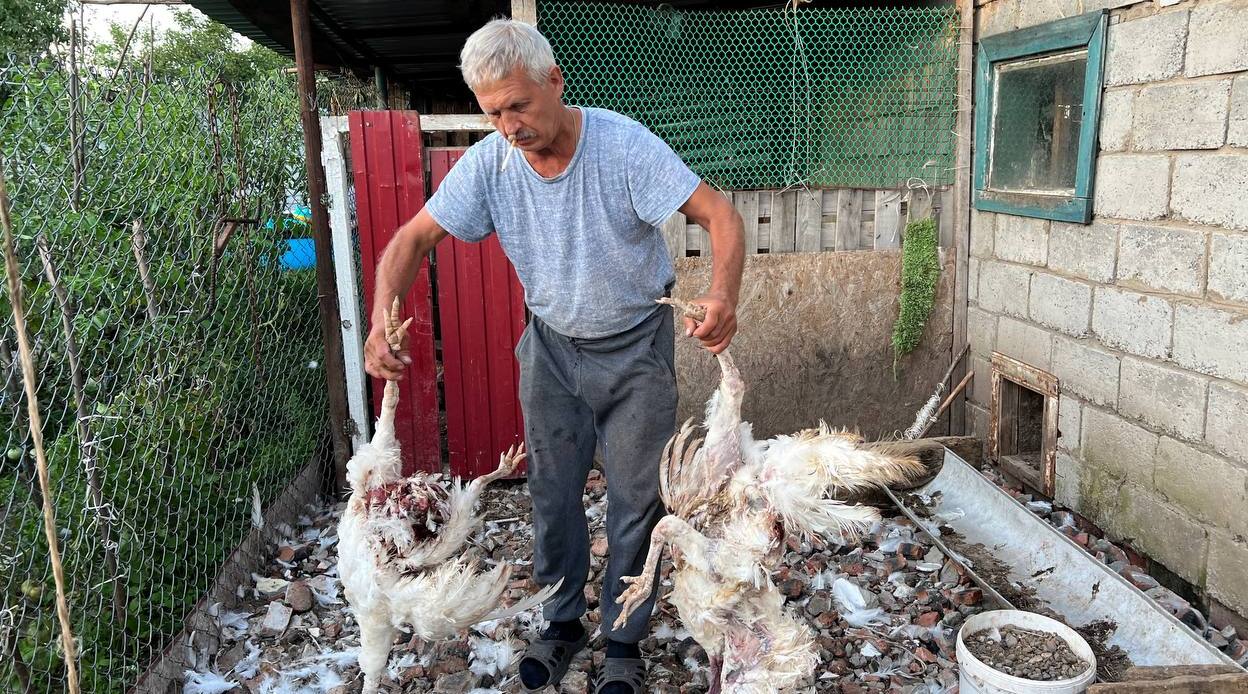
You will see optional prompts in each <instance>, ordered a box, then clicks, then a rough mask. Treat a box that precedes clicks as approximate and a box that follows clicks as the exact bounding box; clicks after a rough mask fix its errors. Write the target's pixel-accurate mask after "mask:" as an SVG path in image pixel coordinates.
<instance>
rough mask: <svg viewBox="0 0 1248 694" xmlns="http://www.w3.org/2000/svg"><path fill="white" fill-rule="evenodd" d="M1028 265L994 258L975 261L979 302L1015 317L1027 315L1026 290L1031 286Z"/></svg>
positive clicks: (990, 309)
mask: <svg viewBox="0 0 1248 694" xmlns="http://www.w3.org/2000/svg"><path fill="white" fill-rule="evenodd" d="M1031 273H1032V271H1031V270H1030V269H1028V268H1025V267H1022V266H1019V265H1010V264H1009V263H1001V262H997V261H995V260H985V261H982V262H981V263H980V265H979V306H980V308H982V309H984V310H987V311H992V312H994V313H1004V314H1006V315H1009V316H1015V317H1017V318H1024V317H1026V316H1027V292H1028V290H1029V288H1030V286H1031Z"/></svg>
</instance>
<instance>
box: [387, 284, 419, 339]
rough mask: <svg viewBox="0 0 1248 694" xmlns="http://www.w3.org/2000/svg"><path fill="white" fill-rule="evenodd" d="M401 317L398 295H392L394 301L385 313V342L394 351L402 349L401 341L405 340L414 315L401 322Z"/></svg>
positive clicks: (401, 311) (401, 309)
mask: <svg viewBox="0 0 1248 694" xmlns="http://www.w3.org/2000/svg"><path fill="white" fill-rule="evenodd" d="M402 317H403V308H402V305H401V304H400V303H399V297H397V296H396V297H394V303H393V304H391V305H390V311H389V312H388V313H386V342H387V343H389V345H390V349H391V350H393V351H395V352H401V351H403V343H404V342H405V341H406V337H407V329H408V327H409V326H411V324H412V321H413V320H415V317H414V316H413V317H412V318H408V319H407V320H405V321H403V322H402V323H400V322H399V320H400V319H401V318H402Z"/></svg>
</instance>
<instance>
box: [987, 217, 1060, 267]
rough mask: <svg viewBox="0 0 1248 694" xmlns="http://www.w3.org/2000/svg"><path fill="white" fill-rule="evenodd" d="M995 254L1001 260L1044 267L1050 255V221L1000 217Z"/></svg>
mask: <svg viewBox="0 0 1248 694" xmlns="http://www.w3.org/2000/svg"><path fill="white" fill-rule="evenodd" d="M994 252H995V254H996V256H997V257H998V258H1000V259H1001V260H1009V261H1012V262H1015V263H1026V264H1027V265H1044V263H1045V261H1046V260H1047V259H1048V255H1049V220H1047V219H1036V218H1035V217H1019V216H1017V215H1012V214H1002V215H998V216H997V240H996V244H995V251H994Z"/></svg>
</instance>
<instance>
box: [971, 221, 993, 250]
mask: <svg viewBox="0 0 1248 694" xmlns="http://www.w3.org/2000/svg"><path fill="white" fill-rule="evenodd" d="M996 233H997V213H996V212H982V211H980V210H972V211H971V255H973V256H975V257H976V258H991V257H992V246H993V242H994V238H995V236H996Z"/></svg>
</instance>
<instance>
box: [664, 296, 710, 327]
mask: <svg viewBox="0 0 1248 694" xmlns="http://www.w3.org/2000/svg"><path fill="white" fill-rule="evenodd" d="M655 303H656V304H665V305H667V306H671V307H672V308H674V309H676V310H677V311H680V312H681V313H683V314H685V315H686V316H689V317H690V318H692V319H694V320H695V321H698V322H699V323H701V322H702V321H704V320H706V307H705V306H699V305H698V304H695V303H693V302H692V301H685V300H683V299H676V298H669V297H663V298H662V299H655Z"/></svg>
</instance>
